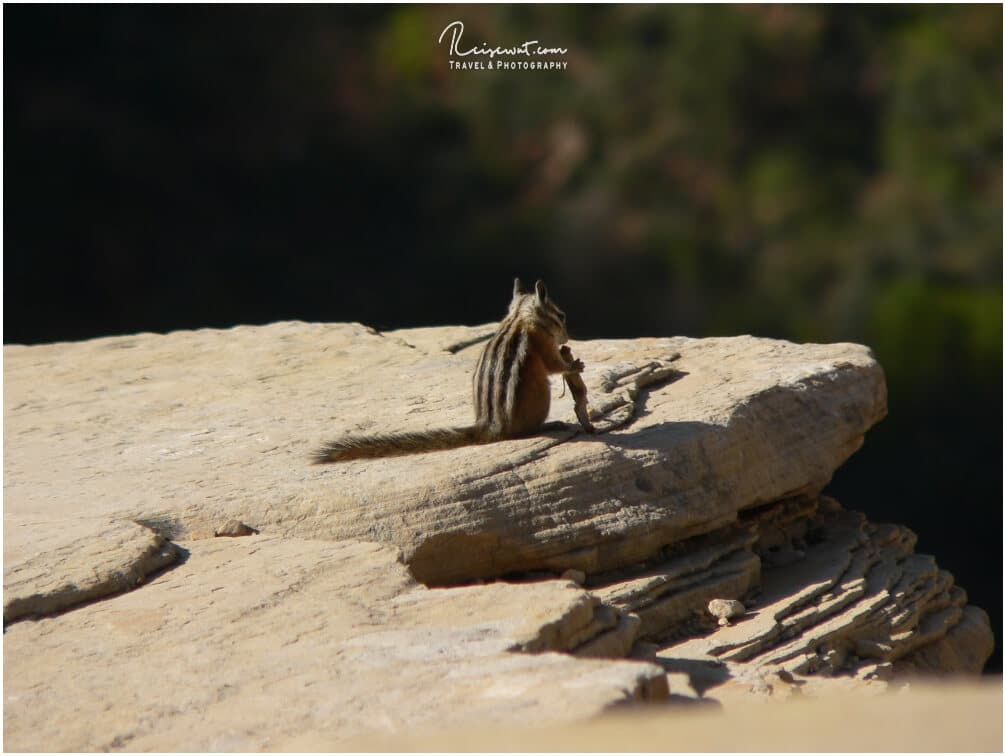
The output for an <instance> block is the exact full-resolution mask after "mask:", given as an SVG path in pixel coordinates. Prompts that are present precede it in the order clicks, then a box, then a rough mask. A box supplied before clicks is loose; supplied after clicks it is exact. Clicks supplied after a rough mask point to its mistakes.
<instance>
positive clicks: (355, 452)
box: [313, 278, 583, 463]
mask: <svg viewBox="0 0 1006 756" xmlns="http://www.w3.org/2000/svg"><path fill="white" fill-rule="evenodd" d="M568 338H569V337H568V335H567V333H566V315H565V313H563V311H562V310H560V309H559V307H558V306H556V304H555V302H553V301H552V300H551V299H550V298H549V296H548V290H547V289H546V288H545V284H544V283H543V282H542V281H538V282H537V283H536V284H535V287H534V291H531V292H529V291H526V290H525V289H524V287H523V285H522V284H521V282H520V279H519V278H518V279H514V286H513V297H512V299H511V300H510V307H509V309H508V310H507V314H506V317H505V318H504V319H503V322H502V323H500V326H499V328H498V329H497V331H496V333H495V334H494V335H493V337H492V338H491V339H490V340H489V342H488V343H487V344H486V346H485V348H484V349H483V350H482V353H481V355H480V356H479V359H478V362H477V363H476V365H475V374H474V376H473V379H472V393H473V398H474V406H475V424H474V425H470V426H466V427H462V428H437V429H432V430H428V431H420V432H413V433H384V434H374V435H369V436H348V437H345V438H342V439H339V440H337V441H332V442H330V443H328V444H326V445H325V446H323V447H322V448H321V449H319V450H318V451H316V452H315V453H314V456H313V460H314V462H315V463H324V462H341V461H346V460H351V459H364V458H372V457H390V456H397V455H401V454H415V453H419V452H428V451H437V450H443V449H455V448H458V447H460V446H466V445H469V444H481V443H488V442H490V441H498V440H500V439H504V438H512V437H514V436H521V435H527V434H531V433H535V432H537V431H538V430H539V429H540V428H541V426H542V424H543V423H544V421H545V418H546V416H547V415H548V409H549V403H550V402H551V386H550V384H549V380H548V376H549V375H555V374H561V375H571V374H574V373H579V372H580V371H582V370H583V363H582V362H580V361H579V360H575V359H573V358H572V356H571V355H570V353H569V350H568V348H566V349H565V350H560V348H559V347H560V345H561V344H564V343H565V342H566V341H567V340H568Z"/></svg>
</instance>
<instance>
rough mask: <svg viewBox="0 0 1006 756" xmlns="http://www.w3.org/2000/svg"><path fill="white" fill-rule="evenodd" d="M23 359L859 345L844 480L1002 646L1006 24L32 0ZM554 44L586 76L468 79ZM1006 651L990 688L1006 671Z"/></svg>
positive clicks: (774, 12)
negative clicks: (434, 328)
mask: <svg viewBox="0 0 1006 756" xmlns="http://www.w3.org/2000/svg"><path fill="white" fill-rule="evenodd" d="M3 17H4V22H5V23H4V157H5V158H6V161H5V163H4V189H5V192H4V251H5V255H4V275H5V280H6V286H5V291H4V293H5V295H6V297H5V304H4V317H5V325H6V328H5V331H4V334H3V338H4V342H5V343H28V344H31V343H39V342H48V341H57V340H67V339H84V338H89V337H93V336H102V335H108V334H119V333H132V332H136V331H169V330H174V329H180V328H199V327H203V326H215V327H227V326H231V325H234V324H239V323H268V322H271V321H275V320H281V319H300V320H308V321H344V320H350V321H361V322H364V323H367V324H370V325H373V326H376V327H378V328H393V327H403V326H421V325H435V324H447V323H468V324H475V323H482V322H486V321H490V320H495V319H498V318H499V317H500V316H501V315H502V314H503V312H504V310H505V307H506V304H507V301H508V299H509V294H510V287H511V279H512V278H513V276H514V275H521V276H523V277H525V278H526V279H527V280H529V281H533V280H534V279H535V278H537V277H542V278H544V279H545V280H546V281H547V282H548V284H549V287H550V290H551V291H552V293H553V295H554V296H555V298H556V299H557V301H558V302H559V303H560V304H561V305H562V306H563V307H564V309H565V310H566V311H567V313H568V314H569V319H570V324H571V328H570V330H571V333H572V335H573V337H574V338H581V339H582V338H592V337H615V336H618V337H636V336H644V335H678V334H681V335H689V336H712V335H733V334H742V333H751V334H756V335H761V336H773V337H779V338H786V339H792V340H796V341H857V342H862V343H866V344H868V345H870V346H871V347H872V348H873V349H874V351H875V353H876V355H877V357H878V358H879V359H880V361H881V363H882V364H883V366H884V368H885V370H886V373H887V378H888V386H889V392H890V414H889V416H888V418H887V419H886V420H885V421H884V422H883V423H881V424H880V425H879V426H878V427H877V428H876V429H875V430H873V431H871V432H870V433H869V434H868V436H867V440H866V444H865V446H864V447H863V449H862V450H861V451H860V452H859V453H858V454H857V455H856V456H855V457H853V459H852V460H851V461H850V462H849V463H848V464H847V465H846V466H845V467H844V468H843V469H842V470H840V471H839V472H838V473H837V475H836V477H835V480H834V482H833V484H832V486H831V488H830V491H831V493H833V494H834V495H836V496H837V497H838V498H839V499H840V500H841V501H842V502H843V503H844V504H845V505H846V506H848V507H851V508H853V509H861V510H863V511H865V512H867V513H868V514H869V516H870V517H871V518H873V519H875V520H880V521H885V520H886V521H897V522H900V523H904V524H907V525H908V526H910V527H912V528H913V529H914V530H916V531H917V532H918V534H919V536H920V538H919V546H918V550H919V551H922V552H929V553H934V554H936V555H937V557H938V559H939V562H940V564H941V566H943V567H944V568H946V569H948V570H950V571H951V572H953V573H954V575H955V576H956V577H957V579H958V581H959V582H960V583H961V584H962V585H963V586H964V587H965V588H966V589H967V590H968V592H969V595H970V597H971V600H972V601H973V602H974V603H976V604H978V605H980V606H982V607H983V608H985V609H986V610H988V611H989V613H990V615H991V617H992V622H993V627H994V629H995V631H996V634H997V640H998V641H999V642H1001V639H1002V632H1001V630H1002V566H1003V562H1002V559H1003V550H1002V544H1003V541H1002V508H1001V502H1002V479H1003V478H1002V474H1003V467H1002V450H1003V447H1002V438H1003V437H1002V393H1001V388H1002V344H1003V334H1002V322H1003V319H1002V275H1003V271H1002V186H1003V178H1002V8H1001V6H998V5H984V6H963V5H962V6H935V5H926V6H915V7H909V6H889V7H864V6H852V7H849V6H847V7H843V8H841V9H839V8H837V7H828V6H771V7H768V6H741V7H728V6H708V7H690V6H669V7H638V6H637V7H633V6H619V7H604V6H590V7H566V6H547V7H546V6H542V7H529V6H518V7H495V6H479V7H450V6H440V7H423V6H408V7H359V8H351V7H332V6H301V7H295V6H288V7H270V6H245V7H242V6H174V7H165V6H152V5H144V6H121V5H120V6H90V7H81V6H27V5H15V6H5V7H4V9H3ZM455 19H460V20H463V21H464V23H465V32H464V37H463V47H470V46H472V45H476V44H478V45H482V44H489V45H491V46H495V45H500V46H512V45H513V44H515V43H518V44H519V43H522V42H523V41H525V40H538V41H540V43H541V44H542V45H545V46H549V47H566V48H568V53H567V54H566V55H565V56H562V57H563V58H564V59H565V60H566V61H567V62H568V69H567V70H565V71H550V72H549V71H452V70H449V68H448V51H447V49H446V44H444V45H438V44H437V38H438V36H439V35H440V32H441V30H442V29H443V28H444V27H445V26H446V25H447V23H449V22H450V21H453V20H455ZM1001 659H1002V657H1001V653H1000V652H998V651H997V654H996V656H995V657H994V658H993V660H992V662H991V663H990V669H994V670H998V669H1001V663H1002V662H1001Z"/></svg>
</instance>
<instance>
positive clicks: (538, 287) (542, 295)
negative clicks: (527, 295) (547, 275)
mask: <svg viewBox="0 0 1006 756" xmlns="http://www.w3.org/2000/svg"><path fill="white" fill-rule="evenodd" d="M534 293H535V294H537V295H538V301H539V302H544V301H545V300H546V299H548V289H546V288H545V282H544V281H542V280H541V279H540V278H539V279H538V280H537V281H536V282H535V284H534Z"/></svg>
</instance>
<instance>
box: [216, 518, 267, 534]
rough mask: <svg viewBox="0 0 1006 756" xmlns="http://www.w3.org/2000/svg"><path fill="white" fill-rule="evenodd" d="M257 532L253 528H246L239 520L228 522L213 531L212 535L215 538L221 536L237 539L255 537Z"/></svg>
mask: <svg viewBox="0 0 1006 756" xmlns="http://www.w3.org/2000/svg"><path fill="white" fill-rule="evenodd" d="M257 533H258V531H257V530H255V528H251V527H248V526H247V525H245V524H244V523H243V522H241V520H228V521H227V522H226V523H225V524H224V526H223V527H222V528H218V529H217V530H214V531H213V535H215V536H216V537H217V538H220V537H222V536H228V537H230V538H237V537H239V536H249V535H255V534H257Z"/></svg>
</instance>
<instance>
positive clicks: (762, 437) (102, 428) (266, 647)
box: [4, 323, 992, 750]
mask: <svg viewBox="0 0 1006 756" xmlns="http://www.w3.org/2000/svg"><path fill="white" fill-rule="evenodd" d="M491 332H492V327H491V326H485V327H479V328H445V329H414V330H408V331H398V332H389V333H384V334H380V333H377V332H375V331H373V330H372V329H367V328H364V327H362V326H357V325H316V324H304V323H277V324H274V325H271V326H265V327H258V328H250V327H240V328H235V329H230V330H227V331H214V330H204V331H195V332H177V333H172V334H168V335H166V336H159V335H153V334H140V335H136V336H130V337H115V338H109V339H97V340H93V341H88V342H81V343H75V344H53V345H45V346H37V347H18V346H8V347H5V365H4V370H5V393H4V401H5V410H4V413H5V414H4V418H5V449H4V451H5V454H4V466H5V469H4V472H5V476H4V477H5V508H4V523H5V531H4V550H5V568H4V607H5V612H4V618H5V624H7V623H11V622H15V624H13V625H9V627H8V630H7V633H6V635H5V650H6V651H7V652H8V654H7V656H6V658H7V659H8V660H9V661H8V664H7V665H6V667H5V690H6V691H8V705H7V707H6V709H5V735H6V736H7V737H8V741H7V742H8V743H9V744H10V746H11V747H16V746H17V747H22V748H37V747H46V748H56V749H63V748H66V749H73V750H76V749H91V748H119V747H127V748H129V749H144V748H155V747H156V748H158V749H163V748H168V749H197V750H217V749H255V748H266V747H269V743H270V742H280V741H282V740H283V739H284V737H285V736H283V733H287V734H289V733H293V732H296V731H298V730H302V729H303V728H316V729H320V731H324V732H329V733H342V735H340V736H338V737H347V738H348V737H351V736H353V735H355V734H361V733H365V732H367V731H368V729H378V730H380V729H384V730H397V729H401V728H404V727H412V726H415V725H417V724H421V723H423V722H426V723H429V724H433V723H441V722H443V723H450V722H455V721H461V720H464V721H468V722H471V721H482V720H485V721H496V722H500V723H505V722H509V721H520V720H521V718H522V717H524V716H525V713H526V711H527V709H528V707H535V711H539V712H541V716H543V717H545V718H546V719H549V720H553V721H563V720H564V719H565V720H568V719H573V718H578V717H583V716H588V715H590V714H591V713H594V712H597V711H599V710H601V709H603V708H605V707H608V706H611V705H614V704H617V703H620V702H624V701H626V700H637V699H649V698H654V697H661V696H666V695H667V693H668V691H670V692H671V693H673V694H674V695H675V696H679V697H681V696H684V697H698V696H702V695H704V696H705V697H710V696H713V695H719V696H720V697H722V698H724V699H725V698H729V696H730V695H734V694H736V695H742V694H743V695H749V694H751V693H754V694H756V695H767V694H773V695H774V694H780V695H784V694H786V692H788V691H792V690H794V689H802V690H804V691H809V690H812V689H814V688H815V686H816V687H821V685H823V684H824V683H825V682H826V681H827V682H828V683H831V682H834V683H836V684H837V683H842V684H853V685H864V684H872V685H874V686H882V685H883V681H884V680H886V679H889V678H891V677H892V676H895V677H896V676H897V675H898V674H899V673H907V672H922V671H937V672H947V671H970V672H974V671H977V670H979V669H980V668H981V665H982V664H983V663H984V660H985V658H987V656H988V654H989V653H990V652H991V642H992V638H991V632H990V630H989V626H988V619H987V617H986V616H985V615H984V613H983V612H981V610H979V609H976V608H975V607H970V606H968V605H967V604H966V597H965V594H964V592H963V591H962V590H961V589H960V588H959V587H956V586H954V585H953V581H952V578H951V576H949V574H947V573H945V572H943V571H940V570H939V569H938V568H937V567H936V564H935V562H934V561H933V560H932V558H930V557H924V556H919V555H914V554H913V553H912V549H913V546H914V536H912V534H911V533H910V531H908V530H907V529H905V528H903V527H900V526H888V525H877V524H873V523H871V522H869V520H868V519H867V518H866V516H864V515H862V514H857V513H855V512H851V511H846V510H844V509H843V508H842V507H841V506H840V505H839V504H838V503H836V502H833V501H831V500H829V499H827V498H826V497H822V496H821V495H820V492H821V490H822V488H823V487H824V486H825V485H826V484H827V482H828V481H829V480H830V477H831V475H832V473H833V472H834V470H835V469H836V468H837V467H838V466H839V465H841V464H842V462H843V461H844V460H845V459H847V458H848V456H849V455H850V454H852V453H853V452H855V450H856V449H858V448H859V446H860V444H861V443H862V439H863V434H864V433H865V432H866V431H867V430H868V429H869V427H870V426H871V425H872V424H874V423H875V422H877V421H878V420H879V419H880V418H882V417H883V415H884V413H885V412H886V396H885V388H884V381H883V373H882V371H881V369H880V367H879V366H878V365H877V363H876V362H875V361H874V360H873V358H872V356H871V355H870V353H869V351H868V350H867V349H865V348H864V347H861V346H857V345H853V344H831V345H795V344H790V343H786V342H779V341H771V340H766V339H755V338H751V337H737V338H729V339H706V340H695V339H686V338H669V339H637V340H626V341H591V342H575V343H573V344H572V345H571V346H572V348H573V352H574V354H575V355H576V356H577V357H579V358H581V359H582V360H583V361H584V362H585V363H586V365H587V369H586V370H585V372H584V375H583V378H584V381H585V383H586V385H587V388H588V392H589V398H590V401H591V404H592V406H593V407H594V410H595V412H596V417H595V421H594V422H595V425H596V426H597V428H598V430H599V431H600V433H598V434H597V435H585V434H583V433H582V432H580V431H579V429H578V426H576V424H575V419H574V417H573V406H572V401H571V399H570V398H569V397H568V396H566V397H561V398H560V397H559V396H558V394H557V395H556V397H555V399H554V400H553V414H552V419H554V420H565V421H566V422H567V423H569V424H570V425H569V427H568V428H567V430H561V431H552V432H549V433H547V434H543V435H541V436H538V437H535V438H530V439H520V440H513V441H505V442H500V443H496V444H490V445H486V446H478V447H468V448H464V449H458V450H454V451H445V452H436V453H429V454H421V455H416V456H411V457H400V458H392V459H381V460H370V461H356V462H348V463H342V464H338V465H328V466H311V465H309V464H308V458H309V453H310V451H311V450H312V449H313V448H314V447H316V446H317V445H319V444H320V443H321V442H323V441H325V440H328V439H329V438H334V437H338V436H340V435H342V434H345V433H366V432H368V431H373V432H388V431H394V430H421V429H424V428H429V427H436V426H448V425H461V424H465V423H467V422H470V413H471V409H470V400H469V378H470V374H471V369H472V366H473V364H474V361H475V358H476V356H477V353H478V349H479V348H480V346H481V344H482V342H483V341H484V340H485V339H486V338H487V337H488V335H489V334H490V333H491ZM557 388H558V387H557ZM214 535H231V536H242V535H245V536H246V537H235V538H226V539H213V538H212V537H213V536H214ZM172 562H174V563H175V564H176V565H178V566H175V567H173V568H170V569H167V570H165V569H164V568H165V567H166V566H167V565H168V564H169V563H172ZM561 575H566V576H567V578H568V577H570V576H572V577H574V580H569V579H561V578H560V576H561ZM144 580H146V582H145V583H143V587H142V588H141V589H140V590H135V591H133V592H131V593H128V594H125V595H121V596H117V597H116V598H114V599H111V600H106V601H100V602H96V603H89V604H87V605H83V606H79V607H77V605H78V604H82V603H83V602H88V601H91V600H93V599H95V598H98V597H100V596H102V595H109V594H114V593H116V592H118V591H122V590H124V589H127V588H131V587H133V586H135V585H137V584H140V583H141V582H142V581H144ZM579 584H582V585H579ZM447 586H454V587H447ZM713 599H739V600H740V601H741V602H742V603H743V605H744V607H745V609H746V612H745V613H744V614H743V615H741V616H734V617H726V616H724V619H723V625H722V626H720V625H718V624H717V622H716V619H715V618H714V617H712V616H711V615H709V613H708V611H707V607H708V604H709V602H710V600H713ZM74 607H77V608H74ZM68 609H73V611H66V610H68ZM58 611H62V612H63V613H62V614H59V615H58V616H51V615H52V613H53V612H58ZM40 615H49V616H47V618H45V619H41V620H38V621H34V622H24V621H21V622H17V620H24V619H25V618H32V619H36V618H38V617H39V616H40ZM82 649H86V650H87V653H83V654H82V653H81V650H82ZM192 654H194V655H195V656H194V657H193V658H194V659H195V661H194V662H193V663H192V664H187V663H186V664H177V663H176V664H175V665H174V666H173V667H172V665H171V664H170V663H169V660H171V659H186V658H189V655H192ZM604 657H608V659H606V660H603V661H602V660H600V659H602V658H604ZM612 657H628V658H629V659H628V660H626V661H612V660H611V658H612ZM10 660H13V662H12V661H10ZM154 668H156V669H158V670H161V671H160V672H159V673H158V674H160V675H162V676H163V680H162V684H160V685H157V686H155V688H156V690H154V691H151V690H150V687H151V685H150V676H149V673H150V670H151V669H154ZM167 668H170V669H167ZM392 670H394V680H395V682H394V685H393V689H394V691H395V692H390V691H389V686H388V683H387V680H388V679H389V678H390V677H391V675H390V674H389V673H390V672H391V671H392ZM57 690H59V691H65V692H64V693H60V694H59V695H57V694H56V691H57ZM431 691H435V693H431ZM12 695H13V697H11V696H12ZM131 697H133V698H136V699H138V700H139V701H140V703H137V704H136V705H135V706H131V705H130V704H129V702H130V700H132V699H131ZM106 700H107V701H113V702H116V704H115V705H114V706H112V707H111V708H110V709H101V707H100V706H99V702H101V701H106ZM280 700H281V701H283V704H284V705H283V706H282V707H279V706H276V701H280ZM433 702H436V705H435V706H434V705H433ZM68 706H69V707H71V708H72V707H76V709H75V710H76V711H78V712H79V711H85V713H86V715H87V716H84V717H81V716H75V717H71V718H70V719H72V720H73V721H74V723H73V724H72V725H71V724H66V725H65V726H61V727H62V728H61V729H60V730H59V732H58V733H53V731H52V730H51V729H50V730H48V731H45V732H48V733H49V734H48V735H46V736H44V737H46V738H48V739H47V740H46V742H44V743H43V742H41V740H39V738H41V737H43V735H41V734H40V733H42V732H43V731H44V730H42V729H40V728H41V724H40V723H42V722H43V721H56V720H60V721H63V720H62V719H61V717H63V715H64V714H66V713H67V711H68V710H67V708H66V707H68ZM81 707H82V708H81ZM92 709H93V710H92ZM249 712H254V716H252V714H250V713H249ZM64 718H65V717H64ZM137 723H140V724H137ZM271 737H274V738H276V740H275V741H270V738H271ZM333 737H335V736H334V735H333ZM332 742H334V741H332Z"/></svg>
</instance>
